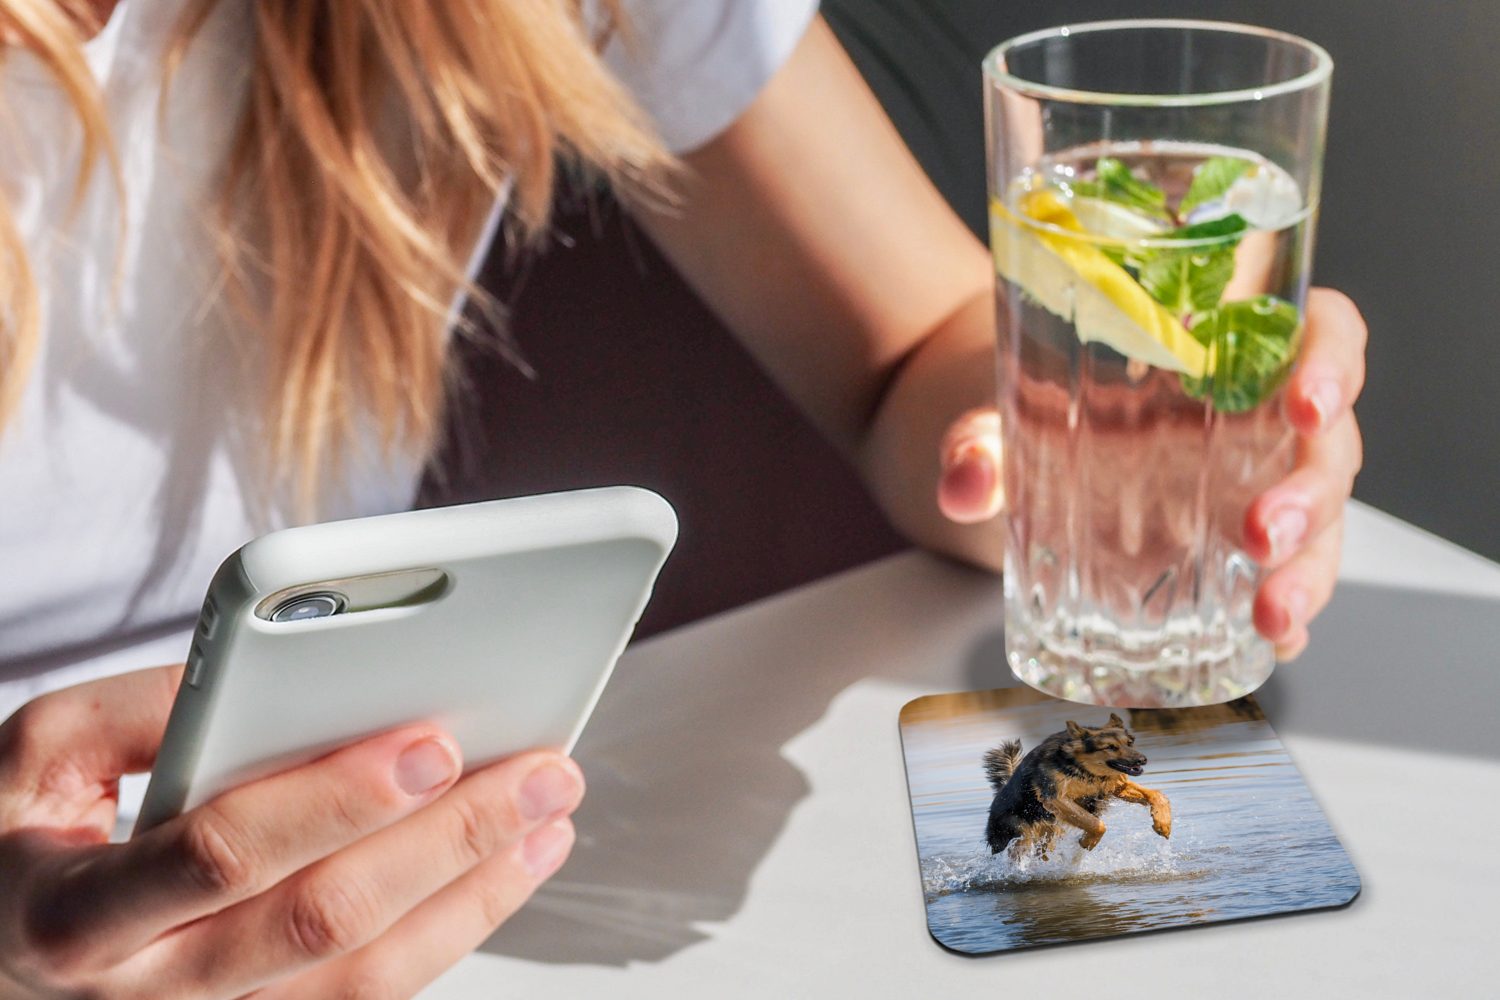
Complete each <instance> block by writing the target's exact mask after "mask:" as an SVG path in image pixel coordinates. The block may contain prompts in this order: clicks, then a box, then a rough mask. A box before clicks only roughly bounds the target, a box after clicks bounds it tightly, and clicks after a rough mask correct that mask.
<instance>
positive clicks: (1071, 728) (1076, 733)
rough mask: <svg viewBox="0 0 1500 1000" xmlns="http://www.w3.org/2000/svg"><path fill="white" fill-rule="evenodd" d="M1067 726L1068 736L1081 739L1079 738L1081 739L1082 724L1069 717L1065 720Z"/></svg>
mask: <svg viewBox="0 0 1500 1000" xmlns="http://www.w3.org/2000/svg"><path fill="white" fill-rule="evenodd" d="M1067 726H1068V735H1069V736H1071V737H1073V738H1074V739H1075V740H1081V739H1083V727H1082V726H1080V725H1079V724H1078V723H1076V722H1074V721H1073V720H1072V719H1069V720H1068V721H1067Z"/></svg>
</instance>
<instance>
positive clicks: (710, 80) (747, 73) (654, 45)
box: [604, 0, 818, 153]
mask: <svg viewBox="0 0 1500 1000" xmlns="http://www.w3.org/2000/svg"><path fill="white" fill-rule="evenodd" d="M623 7H624V13H625V16H626V18H627V19H628V21H629V25H628V28H627V29H626V30H624V31H616V33H615V36H614V37H613V38H612V39H611V40H610V41H609V43H608V45H607V46H606V48H605V50H604V57H605V60H606V61H607V62H608V63H609V65H610V68H611V69H613V70H614V72H615V74H616V75H617V76H618V77H619V79H620V81H621V82H622V83H624V84H625V86H626V87H627V88H628V89H629V90H630V92H631V94H632V95H634V97H635V99H636V101H637V102H638V103H639V104H640V106H641V108H642V109H643V110H644V111H645V112H646V113H647V114H648V115H649V116H650V117H651V118H652V120H653V121H654V122H655V123H656V127H657V130H658V132H659V133H660V134H661V137H662V139H663V140H664V141H665V142H666V144H667V148H668V149H670V150H671V151H672V152H674V153H688V152H691V151H693V150H694V149H697V148H698V147H700V146H702V145H704V144H706V143H707V142H709V140H711V139H713V138H714V137H715V136H717V135H718V134H719V133H720V132H722V131H724V129H726V128H728V127H729V126H730V125H731V124H733V122H734V120H735V119H736V118H738V117H739V116H740V114H741V113H742V112H744V110H745V109H746V108H747V107H749V106H750V102H751V101H753V100H754V99H755V97H756V95H757V94H759V93H760V91H761V88H762V87H764V86H765V85H766V83H767V82H768V81H769V80H770V79H771V77H772V76H773V75H774V74H775V73H776V71H777V70H778V69H780V68H781V65H782V64H783V63H784V62H786V60H787V57H789V56H790V55H791V54H792V50H793V49H794V48H796V46H797V43H798V42H799V41H800V40H801V39H802V36H803V34H804V33H805V32H806V31H807V27H808V25H809V24H810V23H811V21H812V19H813V16H814V15H815V14H816V13H817V10H818V3H817V0H625V3H624V5H623Z"/></svg>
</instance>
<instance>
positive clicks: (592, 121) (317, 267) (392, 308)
mask: <svg viewBox="0 0 1500 1000" xmlns="http://www.w3.org/2000/svg"><path fill="white" fill-rule="evenodd" d="M217 2H218V0H193V2H191V3H190V4H189V6H188V8H187V9H186V11H185V12H184V17H183V21H182V23H181V24H180V26H179V29H178V33H177V37H176V41H175V43H174V44H173V45H172V46H171V48H170V50H169V54H168V57H167V66H166V67H165V68H164V71H165V72H166V74H167V76H168V78H169V79H170V75H171V72H172V70H173V69H174V68H175V66H176V65H177V64H178V63H179V62H180V61H181V59H182V57H183V54H184V52H185V50H186V48H187V47H188V46H189V45H190V44H191V40H192V38H193V36H194V34H195V33H196V32H197V31H198V29H199V28H201V27H202V25H203V23H204V22H205V20H206V19H207V18H208V16H209V15H210V14H211V13H212V11H213V8H214V7H215V5H216V4H217ZM618 5H619V0H604V2H603V3H601V4H599V6H600V7H601V8H602V9H603V10H604V11H606V12H607V18H606V20H607V21H608V24H607V25H606V26H603V27H604V28H608V27H615V28H618V17H619V10H618ZM90 7H91V5H90V4H89V3H88V2H87V0H0V29H4V30H7V31H8V33H9V34H10V35H11V36H12V37H13V38H14V39H15V40H16V41H17V42H18V43H19V44H21V45H24V46H25V47H27V48H29V49H30V50H32V51H33V52H34V53H35V54H36V55H37V56H38V57H39V58H40V59H41V60H42V62H43V63H44V64H45V65H46V66H47V67H48V68H49V70H50V71H51V73H52V75H53V77H55V79H56V80H57V81H58V83H59V84H60V86H61V87H62V89H63V90H64V91H65V93H66V94H67V96H68V98H69V100H70V102H71V104H72V106H73V109H74V111H75V113H76V114H77V116H78V119H79V121H80V123H81V125H82V129H83V136H84V143H83V147H82V157H81V162H80V164H79V176H78V191H79V193H80V194H81V193H82V191H83V190H84V187H85V186H86V185H87V183H88V179H89V178H90V177H91V176H92V175H93V172H94V170H95V168H96V166H97V163H98V161H99V160H100V159H101V157H102V158H105V159H107V160H108V161H109V163H110V165H111V168H112V171H113V173H114V175H115V177H116V183H119V179H118V178H119V171H118V165H117V162H116V161H115V159H114V149H113V146H112V145H111V142H110V137H109V134H108V129H107V125H106V120H105V116H104V111H103V105H102V102H101V99H100V95H99V93H98V89H97V87H96V86H95V83H94V80H93V77H92V75H91V74H90V72H89V70H88V67H87V65H86V63H85V62H84V59H83V54H82V40H83V38H84V37H85V36H84V32H86V31H91V30H93V29H94V28H96V27H97V24H96V23H95V22H94V19H93V16H92V13H91V10H90ZM253 7H254V17H255V41H254V45H255V50H254V54H253V56H252V60H253V69H252V72H251V77H250V83H249V93H248V95H247V98H246V105H245V110H244V116H243V119H242V120H241V122H240V124H239V130H238V133H237V135H236V138H235V140H234V143H233V146H232V148H231V150H230V151H229V154H228V159H227V161H226V163H225V165H224V176H223V183H222V187H221V189H220V192H219V202H218V210H217V219H216V226H217V233H218V237H219V245H220V247H221V254H222V257H223V262H224V267H225V270H226V275H227V278H228V283H227V288H228V290H229V296H228V297H229V299H230V301H231V302H232V304H233V305H234V306H235V307H237V308H238V309H239V310H240V311H241V312H242V313H243V314H244V316H245V317H246V318H247V319H248V320H249V321H250V323H251V324H252V325H251V328H252V329H254V328H259V329H261V330H263V331H264V333H263V334H262V335H259V336H263V337H264V339H265V343H266V349H265V352H264V359H265V366H264V369H263V371H264V375H263V377H264V380H265V384H266V387H267V398H266V401H265V406H266V417H267V424H268V427H269V429H270V442H271V454H270V457H271V459H272V460H273V462H275V463H276V465H277V467H278V468H279V469H282V470H284V471H286V472H289V474H291V475H294V476H295V477H296V478H297V480H298V482H299V484H300V485H301V487H302V488H303V491H304V498H306V497H308V496H310V493H308V492H307V491H310V490H313V489H316V483H317V481H318V478H319V475H320V472H321V470H324V469H325V468H326V467H327V466H328V465H329V464H330V463H336V462H337V460H338V458H339V456H340V454H341V448H342V446H343V445H344V444H346V443H348V442H349V441H350V440H351V439H352V436H353V434H354V432H355V429H356V427H357V426H358V424H359V421H360V419H361V418H362V417H364V416H369V417H371V418H373V421H374V425H375V427H376V428H377V430H378V432H379V435H380V440H381V443H382V445H383V446H384V447H386V448H387V449H397V448H399V449H413V450H422V449H426V448H428V447H429V446H430V445H431V444H432V442H433V439H434V437H435V435H436V434H437V432H438V430H439V429H440V427H441V412H442V401H443V395H444V375H443V371H444V360H445V340H446V338H445V336H444V333H445V328H446V325H447V324H448V322H449V320H450V319H451V317H450V316H449V311H450V307H451V304H452V302H453V300H454V297H455V295H456V294H457V293H459V292H460V291H468V292H469V293H470V294H471V296H473V295H476V294H479V293H478V292H477V290H475V289H472V288H469V287H468V285H467V280H466V275H465V265H466V263H467V261H468V257H469V254H470V252H471V250H472V249H473V245H474V242H475V240H476V239H477V237H478V236H479V234H480V230H481V227H482V225H483V223H484V221H485V219H486V218H487V216H488V213H489V210H490V207H491V206H492V205H493V204H494V202H495V199H496V198H497V197H498V196H499V195H500V194H501V193H502V192H503V190H504V188H505V186H506V185H507V184H509V185H510V186H511V189H510V192H509V201H508V207H507V228H508V235H509V236H510V238H512V239H514V240H525V239H528V238H531V237H534V236H535V235H536V234H538V233H539V232H541V231H542V230H543V228H544V226H545V223H546V220H547V217H548V211H549V208H550V205H551V201H552V195H553V189H554V184H555V180H556V177H557V171H558V169H559V162H561V163H563V164H566V163H568V162H573V163H577V164H582V165H586V166H589V167H591V168H595V169H597V170H599V171H600V172H602V173H603V174H604V175H605V176H606V177H608V178H609V179H611V180H613V181H616V182H622V181H623V182H625V183H626V185H627V186H633V187H634V188H636V189H637V190H639V189H641V187H642V186H649V185H651V184H652V183H653V181H654V179H655V178H658V177H659V176H660V175H661V172H662V171H663V170H664V169H666V168H668V167H669V166H670V158H669V157H668V155H667V154H666V152H665V151H664V150H663V148H662V146H661V144H660V142H659V140H658V138H657V137H656V135H655V133H654V132H653V131H652V130H651V128H650V127H649V125H648V123H647V122H646V120H645V118H644V117H643V116H642V115H641V113H640V111H639V110H638V109H637V108H636V106H635V105H634V104H633V103H632V101H631V100H630V98H629V96H628V95H627V93H626V92H625V91H624V89H623V88H622V87H621V86H620V84H619V83H618V82H617V81H616V80H615V79H614V77H613V76H612V75H611V74H610V72H609V70H608V69H607V67H606V66H605V65H604V63H603V61H602V60H601V58H600V56H599V49H600V47H601V45H602V42H603V37H604V36H603V35H602V34H598V35H595V36H591V35H590V34H589V28H588V26H587V25H586V24H585V18H584V14H583V11H582V4H581V0H423V2H420V3H407V2H404V0H403V2H392V0H256V2H255V4H254V5H253ZM164 99H165V98H164ZM393 103H394V105H395V107H396V109H397V110H398V111H399V113H400V119H401V125H402V126H403V127H404V129H405V131H404V132H402V134H401V135H400V137H399V141H398V142H396V143H392V142H391V141H389V139H390V137H389V136H384V137H383V136H382V129H387V128H388V127H389V121H388V118H389V116H388V115H386V114H385V113H384V112H385V111H388V110H390V107H391V105H392V104H393ZM397 151H399V154H400V155H399V156H397V155H396V154H397ZM38 322H39V320H38V309H37V296H36V289H35V287H34V284H33V279H32V276H31V274H30V271H29V269H28V265H27V261H26V254H25V249H24V247H23V245H22V242H21V239H20V236H19V234H18V232H17V230H16V227H15V224H14V221H13V219H12V218H11V216H10V214H9V212H8V210H7V209H6V207H5V206H4V205H3V204H0V428H3V422H4V421H5V419H6V418H7V417H8V416H10V415H11V414H12V413H13V411H14V409H15V406H16V404H17V402H18V400H19V397H20V394H21V392H22V389H23V387H24V384H25V379H26V377H27V371H28V368H29V365H30V362H31V360H32V358H33V356H34V354H35V351H36V345H37V341H38V338H39V336H40V332H39V330H38Z"/></svg>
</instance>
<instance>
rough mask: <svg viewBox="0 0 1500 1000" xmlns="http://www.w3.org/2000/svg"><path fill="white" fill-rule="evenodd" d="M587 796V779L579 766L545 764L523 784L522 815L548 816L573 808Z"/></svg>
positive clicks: (530, 817) (532, 818)
mask: <svg viewBox="0 0 1500 1000" xmlns="http://www.w3.org/2000/svg"><path fill="white" fill-rule="evenodd" d="M582 797H583V782H582V781H581V780H579V777H578V773H577V771H576V770H574V769H571V768H568V767H565V766H563V765H562V764H552V763H548V764H543V765H542V766H541V767H539V768H537V769H536V770H535V771H532V772H531V774H530V775H529V776H528V777H527V778H526V781H525V783H524V784H522V785H521V815H522V816H524V817H525V818H526V819H531V820H537V819H546V818H547V817H548V816H553V815H556V814H557V813H560V812H562V811H563V810H564V809H571V808H573V807H574V806H576V805H577V804H578V800H579V799H580V798H582Z"/></svg>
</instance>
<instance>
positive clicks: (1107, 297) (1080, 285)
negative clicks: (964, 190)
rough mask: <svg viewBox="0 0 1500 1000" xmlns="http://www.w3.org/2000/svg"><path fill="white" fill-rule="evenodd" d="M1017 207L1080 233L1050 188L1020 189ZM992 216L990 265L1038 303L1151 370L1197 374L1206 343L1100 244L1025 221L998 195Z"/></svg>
mask: <svg viewBox="0 0 1500 1000" xmlns="http://www.w3.org/2000/svg"><path fill="white" fill-rule="evenodd" d="M1019 207H1020V210H1021V211H1022V212H1023V213H1024V214H1025V215H1026V216H1028V217H1029V218H1031V219H1035V220H1036V221H1038V222H1046V223H1050V224H1052V225H1054V226H1057V227H1058V228H1060V229H1065V230H1068V231H1070V232H1076V233H1083V232H1084V231H1085V230H1084V227H1083V224H1082V223H1080V222H1079V221H1078V217H1077V216H1076V215H1074V214H1073V212H1072V210H1071V209H1069V208H1068V206H1067V205H1066V204H1065V203H1064V202H1063V200H1062V199H1061V198H1060V197H1058V196H1057V194H1055V193H1054V192H1052V191H1034V192H1032V193H1030V194H1027V195H1024V196H1023V197H1022V198H1021V204H1020V206H1019ZM990 221H991V225H992V234H991V241H990V242H991V244H992V248H993V252H994V256H995V269H996V270H997V271H999V272H1000V274H1001V276H1002V277H1004V278H1006V279H1007V280H1009V281H1012V282H1014V283H1015V284H1017V285H1020V286H1021V288H1023V289H1024V290H1025V291H1026V292H1027V294H1029V295H1030V296H1031V297H1032V298H1033V299H1035V300H1036V301H1037V303H1038V304H1039V305H1041V306H1042V308H1044V309H1046V310H1047V311H1048V312H1051V313H1055V314H1056V315H1058V316H1061V317H1062V318H1063V319H1066V320H1069V321H1071V322H1072V323H1073V326H1074V328H1075V329H1076V330H1077V331H1078V339H1079V340H1082V341H1083V342H1084V343H1089V342H1090V341H1098V342H1100V343H1103V344H1108V345H1109V346H1110V347H1112V348H1114V349H1115V350H1117V351H1119V352H1120V353H1121V354H1123V355H1125V356H1126V357H1127V358H1136V359H1138V360H1140V361H1144V362H1146V363H1147V364H1149V365H1152V366H1154V367H1156V368H1165V369H1168V370H1169V371H1176V372H1182V373H1183V374H1184V375H1190V376H1192V377H1194V378H1202V377H1203V373H1204V371H1205V370H1206V369H1207V367H1208V351H1207V350H1206V349H1205V348H1204V346H1203V345H1202V344H1200V343H1198V341H1196V340H1194V339H1193V335H1192V334H1190V333H1188V331H1187V330H1186V329H1185V328H1184V327H1183V325H1182V324H1181V323H1179V322H1178V321H1177V317H1175V316H1173V315H1172V314H1171V313H1170V312H1168V311H1167V310H1166V309H1165V308H1163V307H1162V305H1161V303H1159V302H1157V301H1156V300H1155V299H1153V298H1152V297H1151V296H1150V295H1149V294H1148V293H1147V292H1146V290H1145V289H1144V288H1142V287H1141V286H1140V285H1138V284H1137V283H1136V281H1135V279H1134V278H1132V277H1131V276H1130V272H1128V271H1126V270H1125V269H1124V268H1123V267H1121V266H1120V265H1118V264H1116V263H1115V262H1114V261H1112V260H1110V259H1109V258H1108V257H1107V256H1105V255H1104V253H1103V252H1102V251H1100V250H1099V248H1098V247H1095V246H1093V245H1091V244H1089V243H1087V242H1085V241H1083V240H1075V239H1071V238H1070V237H1067V236H1063V235H1062V234H1061V233H1055V232H1049V231H1046V230H1041V229H1035V228H1032V227H1030V226H1027V225H1026V224H1025V222H1023V221H1022V219H1021V218H1019V217H1018V216H1017V215H1016V214H1015V213H1014V212H1012V211H1011V210H1010V209H1008V208H1006V207H1005V206H1004V205H1003V204H1001V203H1000V201H999V199H991V201H990Z"/></svg>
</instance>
